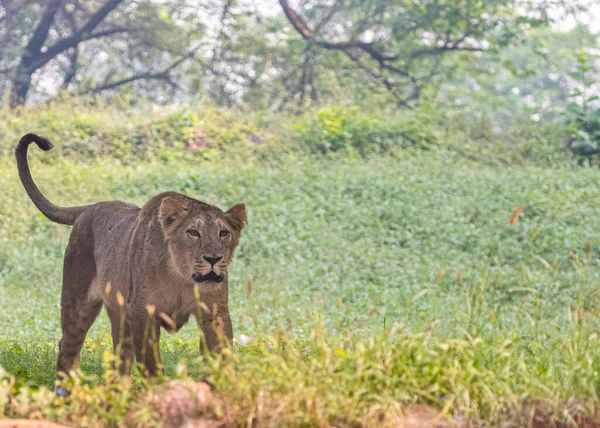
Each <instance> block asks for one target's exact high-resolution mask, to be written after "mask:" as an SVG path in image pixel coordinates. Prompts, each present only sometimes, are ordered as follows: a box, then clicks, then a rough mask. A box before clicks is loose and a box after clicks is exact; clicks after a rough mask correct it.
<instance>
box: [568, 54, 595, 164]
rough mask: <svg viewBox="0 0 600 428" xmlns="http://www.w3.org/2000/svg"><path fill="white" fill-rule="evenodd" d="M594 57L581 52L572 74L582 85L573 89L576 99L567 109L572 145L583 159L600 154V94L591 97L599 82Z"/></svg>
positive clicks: (573, 99)
mask: <svg viewBox="0 0 600 428" xmlns="http://www.w3.org/2000/svg"><path fill="white" fill-rule="evenodd" d="M594 60H595V58H594V57H591V56H590V55H587V54H585V53H584V52H581V53H580V54H579V57H578V59H577V63H578V66H577V70H576V71H574V72H573V73H571V77H573V78H574V79H576V80H577V81H578V84H579V87H578V88H575V89H574V90H573V91H572V92H571V94H570V98H571V99H572V102H571V103H569V104H568V105H567V109H566V115H567V123H568V125H569V130H570V132H571V135H570V139H569V143H568V147H569V148H570V149H571V150H572V151H573V153H575V154H576V155H579V156H580V158H582V160H583V159H585V158H588V159H589V158H590V157H592V156H595V155H598V154H600V108H594V103H595V102H598V101H599V100H600V97H598V96H597V95H593V96H590V92H591V88H592V87H593V86H594V85H595V84H596V83H597V82H596V79H595V77H594V76H595V74H597V73H598V72H599V70H597V69H596V68H595V66H594ZM578 100H579V102H578Z"/></svg>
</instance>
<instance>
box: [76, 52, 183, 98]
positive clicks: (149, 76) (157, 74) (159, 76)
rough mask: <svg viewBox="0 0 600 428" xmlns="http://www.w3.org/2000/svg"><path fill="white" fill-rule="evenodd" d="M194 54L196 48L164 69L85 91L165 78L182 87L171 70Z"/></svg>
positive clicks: (169, 82)
mask: <svg viewBox="0 0 600 428" xmlns="http://www.w3.org/2000/svg"><path fill="white" fill-rule="evenodd" d="M194 54H195V50H194V51H192V52H190V53H189V54H187V55H186V56H183V57H181V58H179V59H178V60H177V61H174V62H173V63H172V64H170V65H169V66H168V67H166V68H165V69H164V70H162V71H158V72H147V73H141V74H136V75H133V76H130V77H126V78H124V79H120V80H115V81H112V82H108V83H105V84H102V85H99V86H95V87H93V88H89V89H87V90H86V91H84V92H92V93H95V94H97V93H99V92H102V91H107V90H110V89H115V88H117V87H119V86H123V85H127V84H128V83H132V82H135V81H137V80H163V81H165V82H167V83H168V84H170V85H171V86H173V87H176V88H178V89H181V88H180V87H179V86H178V85H177V83H175V82H174V81H173V80H172V79H171V75H170V74H169V72H170V71H172V70H173V69H174V68H176V67H178V66H179V65H181V63H183V62H184V61H185V60H187V59H189V58H191V57H192V56H194Z"/></svg>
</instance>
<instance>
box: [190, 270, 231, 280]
mask: <svg viewBox="0 0 600 428" xmlns="http://www.w3.org/2000/svg"><path fill="white" fill-rule="evenodd" d="M192 279H193V280H194V281H195V282H197V283H202V282H217V283H219V282H223V280H224V279H225V275H223V274H220V275H219V274H217V273H216V272H215V271H214V270H211V271H210V272H208V273H207V274H204V275H202V274H201V273H195V274H193V275H192Z"/></svg>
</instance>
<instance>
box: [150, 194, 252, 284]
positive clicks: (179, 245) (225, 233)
mask: <svg viewBox="0 0 600 428" xmlns="http://www.w3.org/2000/svg"><path fill="white" fill-rule="evenodd" d="M158 219H159V222H160V226H161V228H162V230H163V234H164V236H165V240H166V241H167V243H168V246H169V253H170V255H171V259H172V262H173V264H174V266H175V268H176V269H177V270H178V271H179V273H180V274H181V275H182V276H183V277H185V278H190V279H191V280H193V281H194V282H196V283H203V284H206V285H209V284H210V283H221V282H223V280H224V279H225V277H226V275H227V269H228V267H229V264H230V263H231V259H232V258H233V253H234V251H235V248H236V247H237V245H238V243H239V240H240V232H241V231H242V229H243V228H244V226H245V224H246V207H245V205H244V204H238V205H235V206H234V207H232V208H231V209H229V210H228V211H225V212H223V211H222V210H220V209H219V208H217V207H215V206H212V205H208V204H205V203H203V202H199V201H196V200H193V199H189V198H185V197H176V196H173V197H171V196H165V197H164V198H163V199H162V201H161V203H160V206H159V210H158Z"/></svg>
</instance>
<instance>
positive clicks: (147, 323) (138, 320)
mask: <svg viewBox="0 0 600 428" xmlns="http://www.w3.org/2000/svg"><path fill="white" fill-rule="evenodd" d="M129 322H130V325H131V330H132V332H133V347H134V349H135V358H136V360H137V363H138V364H141V365H142V368H143V370H144V375H145V376H146V377H154V376H156V375H157V374H164V367H163V365H162V363H161V360H160V321H159V320H158V318H157V317H156V315H155V314H154V313H152V314H149V313H148V310H147V309H146V308H143V309H142V308H138V307H130V310H129Z"/></svg>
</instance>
